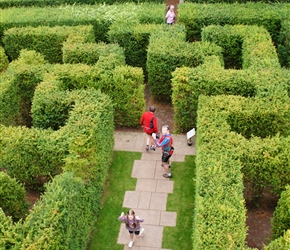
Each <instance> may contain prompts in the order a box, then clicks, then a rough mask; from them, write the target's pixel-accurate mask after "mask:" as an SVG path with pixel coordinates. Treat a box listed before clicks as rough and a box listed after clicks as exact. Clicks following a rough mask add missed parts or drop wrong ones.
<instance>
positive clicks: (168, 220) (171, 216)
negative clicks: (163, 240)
mask: <svg viewBox="0 0 290 250" xmlns="http://www.w3.org/2000/svg"><path fill="white" fill-rule="evenodd" d="M176 217H177V213H176V212H167V211H162V212H161V217H160V225H161V226H167V227H176Z"/></svg>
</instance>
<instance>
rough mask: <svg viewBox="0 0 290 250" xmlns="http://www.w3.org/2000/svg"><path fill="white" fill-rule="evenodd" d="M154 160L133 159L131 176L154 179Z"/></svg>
mask: <svg viewBox="0 0 290 250" xmlns="http://www.w3.org/2000/svg"><path fill="white" fill-rule="evenodd" d="M155 166H156V161H142V160H135V161H134V165H133V170H132V177H134V178H141V179H154V175H155Z"/></svg>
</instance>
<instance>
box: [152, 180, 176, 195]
mask: <svg viewBox="0 0 290 250" xmlns="http://www.w3.org/2000/svg"><path fill="white" fill-rule="evenodd" d="M162 178H163V179H162V180H157V184H156V192H157V193H171V194H172V193H173V186H174V182H173V181H168V179H165V178H164V177H163V176H162Z"/></svg>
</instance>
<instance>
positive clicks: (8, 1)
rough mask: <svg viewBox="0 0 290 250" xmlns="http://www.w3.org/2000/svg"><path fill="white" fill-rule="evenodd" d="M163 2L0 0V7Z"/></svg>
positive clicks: (137, 0)
mask: <svg viewBox="0 0 290 250" xmlns="http://www.w3.org/2000/svg"><path fill="white" fill-rule="evenodd" d="M132 2H133V3H138V4H139V3H163V1H162V0H141V1H140V0H49V1H47V0H44V1H43V0H42V1H40V0H1V1H0V8H11V7H21V6H25V7H31V6H33V7H35V6H39V7H47V6H57V5H75V4H91V5H94V4H97V3H99V4H104V5H105V4H124V3H132Z"/></svg>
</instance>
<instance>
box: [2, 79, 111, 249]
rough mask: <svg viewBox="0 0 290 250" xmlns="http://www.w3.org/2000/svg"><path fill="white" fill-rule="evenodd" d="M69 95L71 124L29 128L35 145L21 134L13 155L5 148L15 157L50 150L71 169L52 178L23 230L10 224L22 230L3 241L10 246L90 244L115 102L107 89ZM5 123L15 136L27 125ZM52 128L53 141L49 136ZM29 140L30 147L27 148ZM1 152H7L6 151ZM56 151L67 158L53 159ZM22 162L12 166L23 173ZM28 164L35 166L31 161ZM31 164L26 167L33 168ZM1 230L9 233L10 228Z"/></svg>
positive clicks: (75, 246) (104, 175)
mask: <svg viewBox="0 0 290 250" xmlns="http://www.w3.org/2000/svg"><path fill="white" fill-rule="evenodd" d="M41 85H44V84H40V85H39V86H38V87H37V90H36V94H37V92H38V89H41ZM43 87H45V88H46V89H47V88H48V86H43ZM55 93H56V92H55ZM57 97H58V95H56V96H55V98H56V99H57ZM62 97H63V96H62ZM66 100H67V101H68V103H69V104H71V105H72V104H73V106H71V110H70V112H69V118H68V120H67V122H66V124H65V126H63V127H62V128H60V129H59V130H58V131H55V132H53V131H52V130H37V129H30V130H29V131H28V129H26V130H27V131H24V132H25V135H26V137H27V138H28V137H29V136H31V141H34V145H33V144H31V143H28V142H25V143H24V144H22V143H21V141H19V140H18V143H19V146H17V147H10V149H11V148H14V151H10V155H9V152H5V156H6V157H7V159H8V157H9V158H10V162H11V159H17V157H18V156H21V154H22V155H23V152H29V155H30V156H31V152H34V154H36V156H41V160H43V161H45V158H44V156H46V157H47V161H46V163H47V164H48V166H50V167H51V166H54V167H57V168H62V169H63V170H64V171H65V173H64V174H63V175H60V176H57V177H56V178H54V179H53V183H52V184H48V186H47V191H46V192H45V193H44V195H43V196H42V199H41V201H40V202H39V203H38V204H37V205H36V206H35V208H34V210H33V211H32V212H31V213H30V214H29V216H28V217H27V218H26V220H25V221H24V222H23V227H22V229H21V231H19V230H18V229H19V227H20V226H18V224H16V225H11V224H10V226H9V230H12V231H13V230H14V229H13V228H17V229H15V232H16V231H17V233H15V234H16V236H15V235H14V237H13V238H11V237H7V238H5V241H4V243H3V242H1V244H2V245H3V244H4V245H5V246H9V248H8V247H7V248H6V249H13V247H14V246H15V247H17V246H21V247H22V248H25V249H29V248H36V249H82V248H84V247H85V245H86V242H87V240H88V237H89V232H90V230H91V226H92V224H93V223H94V222H95V218H96V213H97V211H98V210H99V207H100V201H101V196H102V193H103V190H104V184H105V180H106V178H107V174H108V168H109V166H110V164H111V160H112V153H113V145H114V139H113V131H114V126H113V105H112V102H111V101H110V100H109V98H108V97H107V96H106V95H104V94H101V93H100V91H96V90H94V89H88V90H75V91H71V92H67V97H66ZM2 129H3V130H5V133H3V132H1V135H4V134H5V135H7V137H8V138H10V137H11V136H12V135H14V134H15V131H16V130H17V129H18V130H19V129H21V127H19V128H12V127H11V128H4V127H2ZM37 133H38V135H39V137H37ZM40 134H41V135H42V137H41V136H40ZM49 134H50V138H51V140H50V142H51V143H50V142H49V141H46V140H45V139H46V138H45V137H44V136H45V135H49ZM43 135H44V136H43ZM12 139H13V138H12ZM53 139H54V140H53ZM1 141H3V140H1ZM14 141H17V140H16V139H14ZM40 142H42V143H43V144H42V145H41V144H40ZM100 142H102V143H100ZM24 146H25V149H27V150H25V151H24ZM35 147H36V148H35ZM28 150H29V151H28ZM1 153H2V152H1ZM1 156H2V157H3V155H2V154H1ZM53 157H54V158H58V159H60V160H61V162H60V163H58V164H57V163H51V164H49V162H48V159H49V160H50V161H51V160H52V159H53ZM24 160H25V159H23V161H24ZM37 160H38V162H37ZM28 162H29V163H31V161H28ZM34 162H35V163H40V162H39V158H38V157H36V159H35V160H34ZM17 163H18V161H16V160H15V161H14V164H11V165H10V168H9V169H8V172H10V171H12V170H13V171H15V173H14V176H15V177H16V178H17V179H18V176H17V174H18V175H20V174H21V173H20V172H21V170H19V171H17V168H18V166H17ZM21 163H22V162H21ZM42 163H44V162H42ZM43 166H44V165H43V164H42V171H45V170H47V171H48V174H49V176H52V177H53V173H52V172H51V169H49V168H44V167H43ZM27 169H32V168H31V166H30V167H27ZM27 169H26V171H24V172H27ZM60 170H61V169H60ZM22 172H23V170H22ZM33 173H34V178H37V175H35V174H36V173H37V171H34V172H33ZM80 218H81V219H80ZM1 220H4V222H3V224H5V225H6V226H8V225H7V224H9V223H10V222H9V218H6V219H5V218H3V217H1ZM11 227H12V229H11ZM80 229H81V230H80ZM1 233H2V234H4V235H5V234H7V232H6V230H5V229H3V230H2V232H1Z"/></svg>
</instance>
